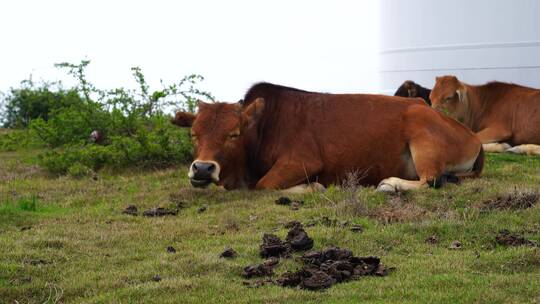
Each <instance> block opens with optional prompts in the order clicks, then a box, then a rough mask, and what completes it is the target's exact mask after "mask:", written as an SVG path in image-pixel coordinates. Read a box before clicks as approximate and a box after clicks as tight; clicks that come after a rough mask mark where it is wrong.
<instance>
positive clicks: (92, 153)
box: [39, 117, 193, 176]
mask: <svg viewBox="0 0 540 304" xmlns="http://www.w3.org/2000/svg"><path fill="white" fill-rule="evenodd" d="M192 150H193V147H192V144H191V140H190V138H189V134H188V132H187V130H184V129H180V128H177V127H175V126H173V125H171V124H170V123H169V122H168V119H166V117H155V118H153V119H152V120H151V122H150V123H149V124H148V126H147V127H146V128H143V127H141V128H139V129H138V130H137V131H136V133H135V134H134V135H133V136H131V137H126V136H113V137H112V138H109V144H107V145H96V144H73V145H67V146H64V147H61V148H57V149H52V150H50V151H47V152H46V153H44V154H42V155H41V156H40V157H39V164H40V165H41V166H43V167H45V168H46V169H47V170H48V171H49V172H51V173H53V174H59V175H62V174H66V173H67V174H70V175H73V176H76V175H78V174H73V173H76V172H77V171H79V169H80V168H82V167H85V168H88V169H89V170H93V171H98V170H100V169H101V168H103V167H108V168H111V169H113V170H121V169H123V168H128V167H141V168H163V167H166V166H171V165H175V164H179V163H186V162H188V161H190V160H191V157H192V156H191V155H192ZM73 166H75V168H72V167H73ZM72 171H73V172H72Z"/></svg>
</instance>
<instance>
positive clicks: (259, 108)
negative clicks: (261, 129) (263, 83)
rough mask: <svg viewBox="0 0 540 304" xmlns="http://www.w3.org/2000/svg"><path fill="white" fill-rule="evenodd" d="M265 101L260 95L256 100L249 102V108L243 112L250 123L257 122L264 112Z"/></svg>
mask: <svg viewBox="0 0 540 304" xmlns="http://www.w3.org/2000/svg"><path fill="white" fill-rule="evenodd" d="M264 103H265V102H264V98H261V97H259V98H257V99H255V101H254V102H252V103H251V104H249V106H247V108H246V109H245V110H244V112H243V113H242V114H243V116H244V117H245V119H246V121H247V123H248V125H252V124H254V123H255V122H257V120H258V119H259V117H260V116H261V115H262V113H263V112H264Z"/></svg>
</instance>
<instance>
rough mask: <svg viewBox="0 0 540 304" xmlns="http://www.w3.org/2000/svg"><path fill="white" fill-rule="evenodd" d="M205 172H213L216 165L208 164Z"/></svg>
mask: <svg viewBox="0 0 540 304" xmlns="http://www.w3.org/2000/svg"><path fill="white" fill-rule="evenodd" d="M207 170H208V172H209V173H212V172H214V171H215V170H216V165H214V164H210V165H209V166H208V169H207Z"/></svg>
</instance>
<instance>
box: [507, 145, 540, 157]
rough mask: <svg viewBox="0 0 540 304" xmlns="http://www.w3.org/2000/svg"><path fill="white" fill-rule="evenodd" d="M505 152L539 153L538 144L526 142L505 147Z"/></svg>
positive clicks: (539, 146) (539, 147)
mask: <svg viewBox="0 0 540 304" xmlns="http://www.w3.org/2000/svg"><path fill="white" fill-rule="evenodd" d="M506 152H510V153H515V154H527V155H540V145H533V144H526V145H519V146H515V147H511V148H509V149H506Z"/></svg>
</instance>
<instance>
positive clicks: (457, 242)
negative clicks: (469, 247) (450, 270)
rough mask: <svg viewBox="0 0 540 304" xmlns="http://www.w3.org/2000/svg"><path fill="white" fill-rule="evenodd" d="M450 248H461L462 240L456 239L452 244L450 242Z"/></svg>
mask: <svg viewBox="0 0 540 304" xmlns="http://www.w3.org/2000/svg"><path fill="white" fill-rule="evenodd" d="M448 248H449V249H461V248H462V245H461V242H460V241H458V240H456V241H453V242H452V244H450V246H449V247H448Z"/></svg>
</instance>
